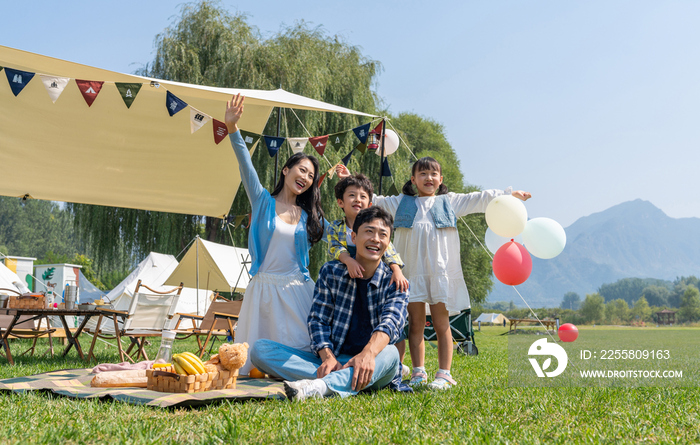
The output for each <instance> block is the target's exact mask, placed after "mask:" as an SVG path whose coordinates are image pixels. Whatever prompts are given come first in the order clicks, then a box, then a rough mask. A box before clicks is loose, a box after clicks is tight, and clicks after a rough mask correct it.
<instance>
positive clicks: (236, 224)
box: [233, 215, 248, 229]
mask: <svg viewBox="0 0 700 445" xmlns="http://www.w3.org/2000/svg"><path fill="white" fill-rule="evenodd" d="M246 218H248V215H238V216H237V217H236V220H235V221H234V223H233V228H234V229H235V228H236V227H240V226H241V224H243V220H244V219H246Z"/></svg>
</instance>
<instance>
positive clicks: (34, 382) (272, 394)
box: [0, 368, 286, 408]
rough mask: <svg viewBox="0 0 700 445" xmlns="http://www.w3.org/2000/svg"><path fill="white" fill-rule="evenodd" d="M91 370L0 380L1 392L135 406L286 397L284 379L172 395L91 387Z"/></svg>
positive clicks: (243, 380) (249, 381)
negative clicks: (105, 401)
mask: <svg viewBox="0 0 700 445" xmlns="http://www.w3.org/2000/svg"><path fill="white" fill-rule="evenodd" d="M91 370H92V368H88V369H64V370H61V371H52V372H46V373H43V374H36V375H30V376H27V377H15V378H11V379H5V380H0V391H13V392H25V391H49V392H51V393H54V394H58V395H61V396H66V397H72V398H76V399H91V398H99V399H113V400H117V401H120V402H124V403H129V404H132V405H146V406H156V407H161V408H166V407H173V408H180V407H195V406H202V405H208V404H210V403H215V402H220V401H222V400H237V401H238V400H240V401H243V400H264V399H275V400H283V399H285V398H286V397H285V395H284V387H283V385H282V382H280V381H275V380H270V379H251V378H248V377H239V378H238V380H237V382H236V389H221V390H215V391H204V392H198V393H190V394H173V393H165V392H158V391H149V390H147V389H144V388H92V387H91V386H90V381H91V380H92V378H93V377H94V376H95V375H94V374H90V371H91Z"/></svg>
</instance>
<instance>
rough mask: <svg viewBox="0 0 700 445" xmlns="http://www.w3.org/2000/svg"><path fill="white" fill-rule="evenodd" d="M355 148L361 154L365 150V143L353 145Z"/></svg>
mask: <svg viewBox="0 0 700 445" xmlns="http://www.w3.org/2000/svg"><path fill="white" fill-rule="evenodd" d="M355 150H357V151H359V152H360V153H362V154H365V151H367V144H363V143H359V144H357V145H356V146H355Z"/></svg>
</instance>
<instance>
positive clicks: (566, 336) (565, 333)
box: [558, 323, 578, 342]
mask: <svg viewBox="0 0 700 445" xmlns="http://www.w3.org/2000/svg"><path fill="white" fill-rule="evenodd" d="M558 333H559V340H561V341H564V342H572V341H574V340H576V339H577V338H578V328H577V327H576V326H574V325H573V324H571V323H564V324H563V325H561V326H559V332H558Z"/></svg>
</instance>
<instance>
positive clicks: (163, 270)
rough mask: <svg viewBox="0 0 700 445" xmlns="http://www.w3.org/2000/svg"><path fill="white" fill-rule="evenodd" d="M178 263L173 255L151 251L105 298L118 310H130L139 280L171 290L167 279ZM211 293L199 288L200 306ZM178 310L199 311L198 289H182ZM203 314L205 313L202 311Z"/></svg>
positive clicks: (152, 286)
mask: <svg viewBox="0 0 700 445" xmlns="http://www.w3.org/2000/svg"><path fill="white" fill-rule="evenodd" d="M177 264H178V263H177V260H176V259H175V257H174V256H172V255H164V254H162V253H155V252H151V253H149V254H148V256H147V257H146V259H144V260H143V261H141V263H139V265H138V266H136V269H134V270H133V271H132V272H131V273H130V274H129V276H127V277H126V278H124V280H122V282H121V283H119V284H118V285H117V287H115V288H114V289H112V291H111V292H110V293H108V294H107V296H106V298H105V300H106V301H107V302H111V303H112V305H113V306H114V309H116V310H118V311H128V310H129V306H130V305H131V299H132V298H133V296H134V289H136V283H137V282H138V280H141V282H142V283H143V284H145V285H146V286H148V287H150V288H151V289H154V290H157V291H165V290H170V289H172V288H173V287H174V286H170V285H166V284H165V280H166V279H167V278H168V277H169V276H170V275H171V274H172V272H173V270H175V268H176V267H177ZM179 284H180V282H178V283H177V284H176V285H175V286H177V285H179ZM211 295H212V292H210V291H206V290H203V289H200V290H199V300H200V301H199V303H200V307H204V303H205V300H207V299H208V298H210V297H211ZM176 312H184V313H190V314H196V313H197V289H192V288H187V287H186V288H184V289H182V293H181V294H180V299H179V301H178V303H177V308H176ZM201 315H204V314H203V313H202V314H201Z"/></svg>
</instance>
